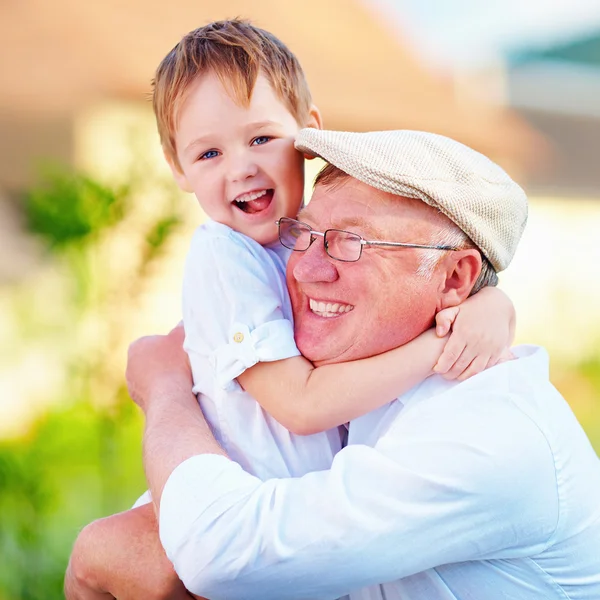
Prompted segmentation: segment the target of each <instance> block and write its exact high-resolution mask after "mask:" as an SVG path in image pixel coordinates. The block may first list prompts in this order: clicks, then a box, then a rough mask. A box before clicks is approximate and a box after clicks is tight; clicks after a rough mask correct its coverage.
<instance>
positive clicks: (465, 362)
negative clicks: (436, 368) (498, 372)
mask: <svg viewBox="0 0 600 600" xmlns="http://www.w3.org/2000/svg"><path fill="white" fill-rule="evenodd" d="M475 356H476V354H475V352H473V350H472V349H470V348H469V347H468V346H465V349H464V350H463V351H462V353H461V355H460V356H459V357H458V358H457V359H456V361H455V362H454V364H453V365H452V367H451V368H450V369H449V370H448V371H447V372H446V373H445V375H444V378H445V379H457V378H458V377H459V376H460V375H461V374H462V373H463V372H464V371H466V370H467V369H468V368H469V365H470V364H471V362H472V361H473V359H474V358H475ZM486 361H487V359H486Z"/></svg>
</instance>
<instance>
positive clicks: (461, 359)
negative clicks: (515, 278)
mask: <svg viewBox="0 0 600 600" xmlns="http://www.w3.org/2000/svg"><path fill="white" fill-rule="evenodd" d="M436 324H437V326H436V332H437V334H438V335H440V336H444V335H447V334H448V332H449V331H450V329H452V334H451V336H450V339H449V340H448V343H447V344H446V347H445V348H444V352H443V353H442V356H441V357H440V359H439V360H438V363H437V365H436V366H435V369H434V370H435V372H436V373H438V374H440V375H443V376H444V377H445V378H446V379H459V380H464V379H468V378H469V377H471V376H473V375H476V374H477V373H479V372H481V371H483V370H484V369H486V368H488V367H493V366H494V365H495V364H497V363H498V362H499V361H500V360H501V359H505V357H506V351H507V350H508V348H509V347H510V345H511V344H512V342H513V340H514V337H515V326H516V314H515V307H514V306H513V303H512V302H511V300H510V298H509V297H508V296H507V295H506V294H505V293H504V292H503V291H502V290H499V289H498V288H496V287H485V288H483V289H482V290H480V291H479V292H477V293H476V294H474V295H473V296H470V297H469V298H467V300H465V302H463V303H462V304H461V305H459V306H455V307H451V308H448V309H445V310H442V311H440V312H439V313H438V314H437V315H436Z"/></svg>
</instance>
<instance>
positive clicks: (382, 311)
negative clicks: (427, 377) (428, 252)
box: [287, 178, 443, 364]
mask: <svg viewBox="0 0 600 600" xmlns="http://www.w3.org/2000/svg"><path fill="white" fill-rule="evenodd" d="M431 210H432V209H431V208H429V207H427V206H426V205H425V204H423V203H422V202H420V201H418V200H413V199H409V198H402V197H400V196H394V195H392V194H388V193H386V192H382V191H379V190H376V189H375V188H372V187H370V186H368V185H366V184H364V183H362V182H360V181H358V180H356V179H353V178H348V179H345V180H342V181H341V182H339V184H337V183H336V184H335V185H334V186H332V187H325V186H317V187H316V188H315V191H314V194H313V197H312V200H311V201H310V204H309V205H308V207H307V208H305V209H304V210H303V211H301V213H300V215H299V216H298V219H299V220H300V221H302V222H304V223H307V224H308V225H310V226H311V227H312V228H313V229H315V230H316V231H321V232H323V231H325V230H326V229H330V228H336V229H345V230H348V231H353V232H355V233H358V234H360V235H362V237H363V238H364V239H367V240H380V241H394V242H406V243H417V244H427V243H431V239H432V236H433V235H435V233H436V232H438V231H440V228H441V225H440V220H439V219H436V218H432V214H431ZM423 252H424V250H419V249H409V248H389V247H377V246H366V247H364V249H363V253H362V256H361V258H360V260H358V261H357V262H350V263H344V262H340V261H336V260H333V259H331V258H329V256H327V254H326V252H325V249H324V246H323V241H322V238H320V237H317V239H316V240H315V242H314V243H313V244H312V245H311V246H310V248H309V249H308V250H307V251H306V252H292V256H291V258H290V260H289V263H288V269H287V282H288V288H289V291H290V296H291V300H292V307H293V311H294V323H295V337H296V343H297V345H298V348H299V350H300V351H301V352H302V354H304V356H306V357H307V358H308V359H309V360H311V361H313V362H316V363H318V364H327V363H335V362H342V361H349V360H356V359H359V358H366V357H368V356H373V355H375V354H380V353H381V352H385V351H387V350H390V349H392V348H395V347H397V346H400V345H402V344H405V343H406V342H408V341H410V340H411V339H413V338H414V337H416V336H417V335H419V334H420V333H422V332H423V331H425V329H427V328H429V327H430V326H431V324H432V321H433V318H434V316H435V313H436V310H437V309H438V307H439V300H440V291H441V289H442V288H443V280H442V277H441V275H440V273H439V272H438V269H435V270H434V273H433V275H432V277H431V278H426V277H424V276H422V275H419V274H417V270H418V268H419V264H420V259H421V258H422V256H423V254H422V253H423Z"/></svg>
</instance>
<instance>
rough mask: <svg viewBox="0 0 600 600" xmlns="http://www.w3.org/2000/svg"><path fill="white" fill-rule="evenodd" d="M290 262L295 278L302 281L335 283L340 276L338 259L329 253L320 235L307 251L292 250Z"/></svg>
mask: <svg viewBox="0 0 600 600" xmlns="http://www.w3.org/2000/svg"><path fill="white" fill-rule="evenodd" d="M290 262H291V263H292V273H293V275H294V279H296V281H298V282H300V283H333V282H334V281H336V280H337V279H338V278H339V273H338V270H337V266H336V264H335V263H336V261H335V260H333V259H332V258H330V257H329V256H328V255H327V253H326V252H325V246H324V244H323V238H320V237H318V238H317V239H316V240H315V241H314V242H313V243H312V244H311V245H310V247H309V249H308V250H306V251H305V252H292V256H290Z"/></svg>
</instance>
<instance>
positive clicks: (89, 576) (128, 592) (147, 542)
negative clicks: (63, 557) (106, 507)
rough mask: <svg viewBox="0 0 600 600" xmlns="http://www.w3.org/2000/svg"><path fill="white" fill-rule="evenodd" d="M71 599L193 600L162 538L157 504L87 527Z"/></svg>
mask: <svg viewBox="0 0 600 600" xmlns="http://www.w3.org/2000/svg"><path fill="white" fill-rule="evenodd" d="M65 597H66V598H67V600H108V599H111V598H119V600H121V599H123V600H126V599H128V598H131V599H135V598H152V599H160V598H164V599H170V600H185V599H187V600H189V599H190V598H192V597H193V596H192V595H191V594H189V593H188V592H187V590H186V589H185V587H184V586H183V584H182V583H181V581H180V580H179V578H178V577H177V574H176V573H175V571H174V570H173V565H172V564H171V562H170V561H169V560H168V559H167V557H166V555H165V553H164V550H163V548H162V546H161V544H160V540H159V538H158V525H157V522H156V516H155V514H154V509H153V507H152V504H145V505H143V506H140V507H138V508H134V509H131V510H128V511H125V512H122V513H119V514H117V515H113V516H111V517H106V518H104V519H99V520H98V521H94V522H93V523H90V524H89V525H88V526H87V527H85V528H84V529H83V530H82V531H81V533H80V534H79V536H78V537H77V540H76V541H75V546H74V548H73V553H72V554H71V559H70V560H69V566H68V567H67V572H66V575H65Z"/></svg>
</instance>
